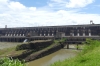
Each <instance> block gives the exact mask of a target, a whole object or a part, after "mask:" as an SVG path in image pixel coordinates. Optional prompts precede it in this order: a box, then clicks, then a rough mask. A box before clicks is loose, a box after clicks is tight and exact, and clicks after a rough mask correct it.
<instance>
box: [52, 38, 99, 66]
mask: <svg viewBox="0 0 100 66" xmlns="http://www.w3.org/2000/svg"><path fill="white" fill-rule="evenodd" d="M84 45H85V46H84V48H83V50H82V51H81V52H80V53H79V55H77V56H76V57H74V58H70V59H66V60H64V61H58V62H55V63H54V64H51V66H100V41H98V40H91V39H87V40H86V42H85V43H84Z"/></svg>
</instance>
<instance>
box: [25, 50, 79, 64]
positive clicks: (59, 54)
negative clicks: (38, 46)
mask: <svg viewBox="0 0 100 66" xmlns="http://www.w3.org/2000/svg"><path fill="white" fill-rule="evenodd" d="M78 51H79V50H76V49H61V50H59V51H56V52H54V53H52V54H50V55H47V56H45V57H42V58H40V59H37V60H34V61H31V62H29V63H27V64H28V66H50V64H52V63H54V62H56V61H59V60H60V61H62V60H64V59H68V58H71V57H74V56H75V55H76V54H77V52H78Z"/></svg>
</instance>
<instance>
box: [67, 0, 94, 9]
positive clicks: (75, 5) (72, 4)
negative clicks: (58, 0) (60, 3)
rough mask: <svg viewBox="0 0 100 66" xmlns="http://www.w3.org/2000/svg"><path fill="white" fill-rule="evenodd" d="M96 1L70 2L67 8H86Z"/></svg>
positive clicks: (75, 0) (71, 0) (74, 0)
mask: <svg viewBox="0 0 100 66" xmlns="http://www.w3.org/2000/svg"><path fill="white" fill-rule="evenodd" d="M93 2H94V0H70V1H69V2H68V3H67V4H66V7H68V8H79V7H85V6H87V5H89V4H91V3H93Z"/></svg>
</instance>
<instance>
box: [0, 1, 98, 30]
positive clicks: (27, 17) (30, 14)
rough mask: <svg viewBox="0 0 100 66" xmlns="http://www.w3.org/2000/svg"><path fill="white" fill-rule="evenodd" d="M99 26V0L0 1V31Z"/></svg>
mask: <svg viewBox="0 0 100 66" xmlns="http://www.w3.org/2000/svg"><path fill="white" fill-rule="evenodd" d="M90 20H93V22H94V23H95V24H99V23H100V0H0V28H2V27H4V26H5V25H7V26H8V27H34V26H54V25H77V24H89V23H90Z"/></svg>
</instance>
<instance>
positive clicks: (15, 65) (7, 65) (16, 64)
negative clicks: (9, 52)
mask: <svg viewBox="0 0 100 66" xmlns="http://www.w3.org/2000/svg"><path fill="white" fill-rule="evenodd" d="M0 66H26V65H25V63H24V62H21V61H19V60H18V59H16V60H13V59H10V58H6V57H5V58H1V59H0Z"/></svg>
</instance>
